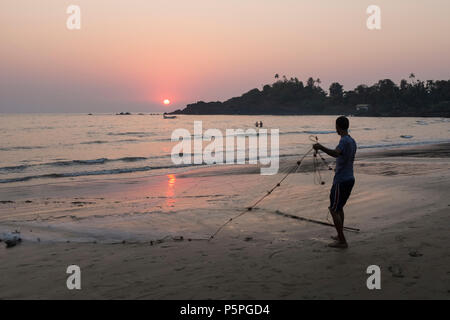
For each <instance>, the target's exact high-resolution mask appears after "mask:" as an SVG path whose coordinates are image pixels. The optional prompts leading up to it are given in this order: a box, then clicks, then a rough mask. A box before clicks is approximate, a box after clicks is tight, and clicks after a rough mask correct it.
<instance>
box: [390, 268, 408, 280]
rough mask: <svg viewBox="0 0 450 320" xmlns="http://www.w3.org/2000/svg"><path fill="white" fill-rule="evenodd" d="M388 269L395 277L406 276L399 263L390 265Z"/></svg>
mask: <svg viewBox="0 0 450 320" xmlns="http://www.w3.org/2000/svg"><path fill="white" fill-rule="evenodd" d="M388 270H389V272H391V273H392V276H393V277H396V278H404V277H405V276H404V275H403V270H402V268H401V267H400V266H399V265H392V266H389V268H388Z"/></svg>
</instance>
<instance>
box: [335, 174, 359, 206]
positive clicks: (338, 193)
mask: <svg viewBox="0 0 450 320" xmlns="http://www.w3.org/2000/svg"><path fill="white" fill-rule="evenodd" d="M354 185H355V179H352V180H347V181H344V182H337V183H333V186H332V187H331V191H330V209H331V210H333V211H340V210H342V209H343V208H344V206H345V204H346V203H347V200H348V198H349V197H350V194H351V193H352V189H353V186H354Z"/></svg>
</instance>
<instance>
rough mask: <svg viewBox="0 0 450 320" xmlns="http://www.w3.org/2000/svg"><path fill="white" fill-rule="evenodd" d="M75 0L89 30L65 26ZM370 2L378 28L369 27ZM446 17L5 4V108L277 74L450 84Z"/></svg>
mask: <svg viewBox="0 0 450 320" xmlns="http://www.w3.org/2000/svg"><path fill="white" fill-rule="evenodd" d="M70 4H76V5H79V6H80V7H81V30H76V31H69V30H67V28H66V19H67V17H68V15H67V14H66V8H67V6H69V5H70ZM370 4H377V5H379V6H380V7H381V10H382V29H381V30H380V31H369V30H368V29H367V28H366V19H367V14H366V12H365V11H366V8H367V7H368V5H370ZM449 12H450V1H448V0H428V1H425V0H396V1H392V0H378V1H365V0H342V1H336V0H316V1H301V0H226V1H225V0H223V1H219V0H217V1H211V0H190V1H186V0H151V1H145V0H126V1H125V0H115V1H108V0H95V1H92V0H71V1H62V0H61V1H54V0H39V1H35V0H2V1H1V2H0V34H1V36H0V41H1V43H2V45H1V48H2V50H1V51H0V61H1V63H0V95H1V96H2V100H1V101H0V112H86V111H94V112H115V111H124V110H126V111H128V110H129V111H148V112H150V111H161V110H173V109H175V108H180V107H184V106H185V104H186V103H190V102H195V101H197V100H205V101H210V100H224V99H228V98H230V97H232V96H236V95H240V94H242V93H243V92H245V91H247V90H249V89H252V88H255V87H258V88H261V86H262V85H263V84H266V83H270V82H272V81H273V75H274V74H275V73H279V74H280V75H283V74H285V75H287V76H288V77H290V76H297V77H298V78H300V79H301V80H305V79H306V78H307V77H309V76H313V77H314V78H320V79H321V80H322V83H323V87H324V88H325V89H327V88H328V86H329V84H330V83H331V82H333V81H339V82H341V83H342V84H344V86H345V89H352V88H354V86H355V85H357V84H359V83H367V84H372V83H374V82H375V81H376V80H378V79H381V78H391V79H393V80H395V81H399V80H400V79H401V78H403V77H405V78H406V77H407V76H408V74H409V73H411V72H415V73H416V75H417V77H418V78H420V79H449V78H450V77H449V75H450V58H449V57H450V40H449V39H450V37H449V36H448V33H449V31H450V19H448V13H449ZM165 98H168V99H170V100H171V105H170V106H169V107H165V106H164V105H163V103H162V101H163V100H164V99H165Z"/></svg>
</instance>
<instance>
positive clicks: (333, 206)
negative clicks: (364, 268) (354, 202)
mask: <svg viewBox="0 0 450 320" xmlns="http://www.w3.org/2000/svg"><path fill="white" fill-rule="evenodd" d="M349 126H350V122H349V120H348V118H346V117H344V116H341V117H339V118H337V119H336V132H337V134H338V135H340V136H341V139H340V141H339V144H338V146H337V147H336V148H335V149H328V148H326V147H324V146H323V145H321V144H320V143H316V144H314V146H313V148H314V150H316V151H317V150H321V151H323V152H325V153H326V154H328V155H329V156H331V157H334V158H336V170H335V175H334V179H333V186H332V187H331V190H330V207H329V208H328V209H329V210H330V213H331V216H332V217H333V222H334V225H335V227H336V231H337V237H332V238H333V239H334V240H335V242H333V243H331V244H329V246H330V247H333V248H347V247H348V244H347V240H346V239H345V236H344V230H343V228H344V206H345V204H346V203H347V200H348V198H349V197H350V194H351V192H352V189H353V186H354V185H355V177H354V175H353V162H354V160H355V154H356V148H357V147H356V142H355V140H353V138H352V137H351V136H350V135H349V134H348V128H349Z"/></svg>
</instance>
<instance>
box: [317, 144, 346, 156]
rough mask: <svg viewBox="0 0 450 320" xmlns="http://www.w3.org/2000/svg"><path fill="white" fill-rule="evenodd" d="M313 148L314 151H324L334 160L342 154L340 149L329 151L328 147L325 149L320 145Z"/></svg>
mask: <svg viewBox="0 0 450 320" xmlns="http://www.w3.org/2000/svg"><path fill="white" fill-rule="evenodd" d="M313 148H314V150H322V151H323V152H325V153H326V154H327V155H329V156H330V157H333V158H337V157H339V156H340V155H341V154H342V151H341V150H340V149H339V148H336V149H334V150H333V149H328V148H327V147H324V146H323V145H321V144H320V143H316V144H315V145H313Z"/></svg>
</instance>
